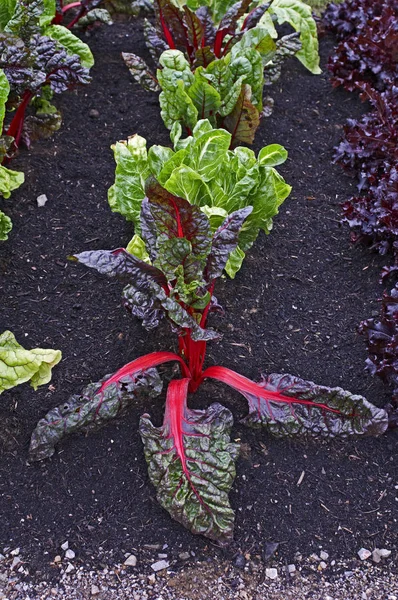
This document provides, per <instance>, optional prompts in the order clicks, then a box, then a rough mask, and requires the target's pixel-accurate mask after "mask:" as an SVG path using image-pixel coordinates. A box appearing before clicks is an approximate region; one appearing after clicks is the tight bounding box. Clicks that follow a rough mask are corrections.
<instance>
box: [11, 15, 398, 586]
mask: <svg viewBox="0 0 398 600" xmlns="http://www.w3.org/2000/svg"><path fill="white" fill-rule="evenodd" d="M141 30H142V22H141V21H140V20H137V21H132V22H131V23H117V24H115V25H113V26H112V27H102V28H100V29H98V30H96V31H94V32H93V33H91V35H90V37H89V39H88V40H87V41H88V42H89V44H90V46H91V48H92V50H93V52H94V55H95V58H96V65H95V67H94V68H93V70H92V74H93V83H92V84H91V85H90V86H88V87H86V88H81V89H79V90H78V92H76V93H72V94H69V95H65V96H63V97H62V98H60V99H59V100H58V105H59V106H61V108H62V112H63V116H64V124H63V127H62V129H61V130H60V132H59V133H58V134H57V135H56V136H54V139H53V141H52V142H51V143H37V144H36V145H35V148H34V150H33V151H32V152H31V153H27V152H22V153H21V155H20V157H19V158H18V159H16V160H15V161H14V163H13V165H12V166H13V167H14V168H18V167H20V168H21V169H23V170H24V171H25V174H26V183H25V185H24V186H23V187H22V188H21V189H20V190H19V191H17V192H16V193H15V194H14V195H13V196H12V198H11V199H10V200H9V201H4V203H2V205H3V206H4V207H6V212H7V213H8V214H10V216H11V217H12V219H13V222H14V230H13V232H12V235H11V237H10V240H9V241H8V242H6V243H4V244H2V246H1V253H0V274H1V300H0V301H1V305H2V311H1V315H0V331H2V330H4V329H11V330H12V331H13V332H14V333H15V335H16V337H17V339H18V340H19V341H20V342H21V343H23V344H24V345H26V347H35V346H41V347H46V346H47V347H53V348H60V349H61V350H62V352H63V360H62V362H61V363H60V365H59V366H58V367H57V368H56V369H55V371H54V377H53V381H52V384H51V386H46V387H45V388H43V389H39V391H38V392H37V393H33V392H32V391H31V389H30V388H29V387H28V386H27V385H23V386H21V387H18V388H16V389H15V390H11V391H9V392H7V393H4V394H3V395H2V398H1V409H0V418H1V425H0V452H1V455H2V456H1V461H0V475H1V484H0V485H1V496H0V498H1V508H0V513H1V517H2V518H1V519H0V551H1V548H2V547H4V546H11V547H16V546H20V547H21V553H22V554H23V556H24V557H25V558H26V557H29V560H30V564H29V566H30V571H31V572H32V573H34V572H35V571H36V575H37V577H41V578H45V577H51V576H52V574H53V573H54V568H53V567H51V566H50V562H51V561H52V559H53V558H54V556H55V555H56V554H58V553H59V548H60V544H61V543H63V542H64V541H65V539H68V540H69V543H70V545H71V546H73V548H74V549H76V551H77V559H78V560H79V559H81V560H82V561H84V562H85V563H87V562H90V561H93V563H95V564H97V566H98V561H99V560H100V559H99V558H98V549H99V547H100V546H101V547H102V548H104V549H112V550H114V551H115V552H116V555H117V556H119V557H123V556H124V552H132V551H135V552H136V553H137V554H138V555H139V554H140V552H141V551H143V547H144V545H145V544H151V545H160V546H163V544H168V546H169V550H168V551H169V552H170V551H171V552H175V553H176V554H178V553H181V552H184V551H193V552H195V556H196V557H206V556H212V555H214V554H217V553H220V552H223V553H224V556H226V557H227V558H229V559H231V560H234V559H235V557H236V555H237V553H239V552H242V553H247V552H251V553H259V554H261V552H262V551H263V550H264V548H265V546H266V544H267V543H268V542H271V541H272V542H279V543H280V546H279V554H280V555H281V556H282V558H286V560H287V562H294V560H293V558H294V555H295V553H296V552H300V553H301V554H303V555H306V556H308V555H309V554H311V552H318V551H319V548H320V547H323V548H324V549H325V550H327V551H328V552H329V554H330V555H335V556H339V557H353V556H355V555H356V552H357V551H358V550H359V548H361V547H362V546H364V547H367V548H370V549H372V548H373V547H379V548H389V549H390V550H394V549H395V550H396V549H397V541H398V535H397V523H396V508H397V502H396V496H397V495H398V492H397V490H396V489H395V487H396V486H397V484H398V467H397V460H396V456H397V449H398V435H397V433H396V432H391V433H389V434H388V435H386V436H385V437H383V438H381V439H366V440H348V441H341V440H337V441H335V442H333V443H327V444H325V443H319V442H313V443H311V444H304V443H300V442H294V443H293V442H290V441H287V440H283V441H279V440H274V439H271V438H270V437H269V436H268V435H267V434H266V433H264V432H261V431H254V432H253V431H250V430H248V429H245V428H243V427H242V426H240V425H239V418H240V417H242V416H243V415H244V413H245V405H244V403H242V401H241V399H240V397H239V396H238V395H234V394H233V393H232V392H230V391H229V390H228V391H227V389H226V388H224V387H222V386H221V384H220V385H217V384H211V383H206V384H205V385H204V386H203V388H202V390H201V392H200V393H198V394H197V395H196V396H195V397H194V398H192V400H191V405H192V406H196V407H202V406H205V405H206V404H208V403H210V402H212V401H221V402H222V403H223V404H225V405H227V406H228V407H229V408H231V410H232V411H233V413H234V416H235V422H236V425H235V428H234V430H233V438H234V439H238V438H239V439H240V440H241V442H242V444H243V452H242V457H241V458H240V460H239V462H238V476H237V479H236V483H235V485H234V488H233V490H232V493H231V501H232V505H233V507H234V509H235V510H236V531H235V543H234V545H233V547H231V548H229V549H227V550H223V551H220V550H218V549H217V548H216V547H215V546H213V545H212V544H210V543H209V542H208V541H206V540H205V539H203V538H200V537H194V536H192V535H191V534H190V533H188V532H187V531H186V530H184V529H183V528H182V527H181V526H180V525H179V524H177V523H175V522H173V521H172V520H171V519H170V518H169V516H168V514H167V513H166V512H164V511H163V510H162V509H161V508H160V506H159V505H158V504H157V502H156V500H155V492H154V489H153V488H152V487H151V485H150V484H149V481H148V477H147V474H146V465H145V461H144V457H143V452H142V444H141V440H140V438H139V435H138V432H137V428H138V420H139V416H140V415H141V414H142V413H144V412H149V413H150V414H151V415H152V416H153V417H154V420H155V421H156V423H157V424H160V423H161V419H162V410H163V409H162V401H161V400H158V401H156V403H155V404H153V406H152V405H151V403H150V402H149V401H147V402H145V401H142V402H141V403H140V404H139V405H137V406H136V407H134V408H132V409H131V411H130V413H129V415H128V416H127V417H126V418H125V419H124V420H123V421H120V422H118V423H114V424H112V425H110V426H108V427H107V428H105V429H103V430H102V431H100V432H98V433H97V434H94V435H91V436H90V437H83V436H74V437H72V438H70V439H67V440H65V442H64V443H63V444H62V446H61V447H60V448H59V450H58V452H57V453H56V455H55V456H54V457H53V458H52V459H51V460H48V461H45V462H44V463H41V464H34V465H29V464H27V449H28V444H29V437H30V434H31V432H32V429H33V428H34V426H35V424H36V422H37V421H38V419H39V418H41V417H42V416H43V415H44V414H45V413H46V412H47V411H48V410H49V409H50V408H51V407H53V406H55V405H58V404H60V403H62V402H63V401H64V400H65V399H66V398H68V397H69V396H70V395H71V394H73V393H78V392H79V391H80V390H81V389H82V387H83V386H84V385H86V384H87V383H88V382H89V381H90V380H92V381H96V380H98V379H100V378H101V377H102V376H103V375H104V374H106V373H111V372H113V371H115V370H116V369H117V368H119V367H120V366H122V365H123V364H124V363H126V362H128V361H130V360H132V359H134V358H136V357H138V356H140V355H142V354H144V353H146V352H151V351H155V350H160V349H173V348H174V339H173V338H172V336H171V335H170V333H169V330H167V329H166V328H165V329H161V330H158V331H156V332H154V333H150V334H148V333H147V332H145V330H143V329H142V327H141V325H140V323H139V322H137V321H135V320H134V319H132V318H131V317H130V316H129V315H127V314H126V313H125V312H124V311H123V309H122V307H121V305H120V292H121V285H120V284H118V283H115V282H109V281H107V280H105V279H102V278H101V277H99V276H97V275H96V274H95V273H93V272H90V271H89V270H86V269H84V268H83V267H81V266H79V265H74V264H71V263H68V261H67V258H66V257H67V256H68V255H70V254H72V253H74V252H79V251H83V250H88V249H97V248H115V247H118V246H121V245H125V244H126V243H127V242H128V241H129V239H130V237H131V235H132V230H131V226H130V225H128V224H126V222H125V221H124V220H123V219H122V218H121V217H120V216H118V215H114V214H112V213H111V212H110V210H109V208H108V205H107V200H106V194H107V189H108V187H109V186H110V185H111V183H112V181H113V172H114V162H113V156H112V152H111V150H110V148H109V147H110V145H111V144H112V143H113V142H115V141H116V140H119V139H126V137H127V136H128V135H131V134H133V133H136V132H138V133H140V134H141V135H142V136H144V137H146V138H147V139H148V142H149V144H154V143H158V144H164V145H165V144H167V143H168V133H167V131H166V130H165V128H164V126H163V123H162V122H161V120H160V116H159V107H158V103H157V98H156V96H155V95H150V94H147V93H146V92H144V91H142V90H141V89H140V88H139V87H138V86H137V85H136V84H135V83H133V82H132V81H131V79H130V77H129V74H128V71H127V69H126V67H125V66H124V64H123V62H122V60H121V58H120V52H121V51H134V52H136V53H138V54H141V55H144V53H145V50H144V45H143V37H142V34H141ZM331 48H332V43H331V41H330V40H326V39H325V40H323V41H322V56H323V64H325V60H326V57H327V55H328V53H329V52H330V51H331ZM271 94H272V95H273V97H274V98H275V110H274V113H273V116H272V117H271V118H270V119H268V120H265V121H264V122H263V123H262V125H261V128H260V130H259V132H258V134H257V139H256V144H255V146H254V149H255V150H256V151H258V150H259V149H260V148H261V147H262V146H263V145H266V144H269V143H280V144H283V145H285V146H286V148H287V149H288V151H289V160H288V162H287V164H286V165H284V166H283V167H280V171H281V172H282V173H283V175H284V177H285V178H286V180H287V181H288V182H289V183H291V184H292V185H293V192H292V195H291V196H290V198H289V199H288V200H287V201H286V202H285V204H284V206H283V207H282V209H281V212H280V215H279V216H278V218H277V219H276V220H275V227H274V230H273V232H272V234H271V235H270V236H268V237H265V236H263V235H262V236H260V237H259V239H258V241H257V243H256V245H255V247H254V248H253V249H252V251H251V252H250V253H249V256H248V257H247V259H246V261H245V265H244V268H243V269H242V271H241V272H240V273H239V274H238V276H237V277H236V279H235V281H234V282H231V281H223V282H221V283H220V285H219V286H218V288H217V290H216V295H217V297H218V298H219V300H220V302H221V303H222V304H223V306H224V307H225V309H226V316H225V318H224V319H223V321H221V323H220V322H218V323H214V325H215V326H217V327H219V328H220V329H221V330H222V331H223V332H224V339H223V341H222V342H221V343H220V344H218V345H216V344H214V345H212V346H211V347H210V348H209V357H208V363H209V364H224V365H226V366H229V367H232V368H235V369H236V370H238V371H239V372H241V373H242V374H245V375H247V376H249V377H252V378H253V379H258V378H259V375H260V373H261V372H265V373H270V372H288V373H294V374H296V375H299V376H301V377H303V378H305V379H309V380H313V381H316V382H317V383H321V384H324V385H329V386H336V385H340V386H342V387H344V388H347V389H350V390H351V391H353V392H356V393H359V394H363V395H365V396H366V397H367V398H368V399H369V400H370V401H372V402H374V403H375V404H378V405H381V406H382V405H383V404H385V402H386V401H388V396H387V395H386V391H385V389H384V388H383V386H382V385H381V384H380V383H379V382H377V381H375V380H373V379H372V378H371V377H370V376H369V375H367V374H366V373H365V372H364V360H365V358H366V350H365V346H364V342H363V340H362V339H361V338H360V337H359V336H358V335H357V333H356V326H357V325H358V323H359V322H360V320H361V319H363V318H366V317H370V316H372V315H375V314H376V315H377V314H378V303H377V301H376V299H377V298H378V297H380V296H381V293H382V287H381V286H380V284H379V273H380V268H381V265H382V262H383V261H381V260H380V259H379V258H378V257H377V256H376V255H373V254H371V252H370V251H369V250H368V249H366V248H361V247H354V246H352V245H351V244H350V241H349V233H348V230H347V228H346V227H345V226H344V227H342V226H340V224H339V219H340V209H339V205H340V202H342V201H343V200H344V199H345V198H347V197H348V196H349V195H350V194H352V193H353V192H354V189H355V181H354V180H351V179H350V178H349V177H347V176H346V175H344V174H343V172H342V171H341V169H340V168H339V167H338V166H334V165H333V164H332V163H331V157H332V149H333V146H334V145H335V144H336V143H337V142H338V140H339V136H340V134H341V127H342V125H343V123H344V122H345V120H346V119H347V118H348V117H355V116H358V115H359V114H361V113H362V112H363V110H364V107H363V106H362V105H361V104H360V103H359V101H358V100H357V99H356V98H355V96H354V95H353V94H346V93H345V92H343V91H341V90H337V91H336V90H333V89H332V87H331V85H330V83H329V81H328V75H327V73H326V71H324V73H323V74H322V75H321V76H318V77H315V76H312V75H310V74H309V73H308V72H307V71H305V69H304V68H303V67H302V66H301V65H300V64H299V63H298V61H296V60H291V61H290V62H289V63H288V64H287V66H286V68H285V69H284V72H283V76H282V78H281V79H280V81H279V82H278V83H277V84H276V85H275V86H274V87H273V88H272V91H271ZM93 109H94V110H96V111H98V114H99V116H98V117H97V118H93V117H90V111H92V110H93ZM40 194H46V195H47V197H48V202H47V204H46V205H45V207H43V208H38V206H37V203H36V198H37V196H39V195H40ZM166 371H167V369H166ZM167 372H168V373H170V371H167ZM303 474H304V475H303ZM299 480H300V481H301V483H300V485H298V482H299ZM394 486H395V487H394ZM99 566H100V562H99Z"/></svg>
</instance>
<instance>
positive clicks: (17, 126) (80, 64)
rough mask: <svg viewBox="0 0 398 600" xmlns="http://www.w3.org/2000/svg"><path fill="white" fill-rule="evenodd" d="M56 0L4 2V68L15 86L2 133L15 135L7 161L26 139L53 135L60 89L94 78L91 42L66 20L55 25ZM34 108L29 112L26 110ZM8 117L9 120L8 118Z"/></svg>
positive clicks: (0, 45)
mask: <svg viewBox="0 0 398 600" xmlns="http://www.w3.org/2000/svg"><path fill="white" fill-rule="evenodd" d="M54 15H55V0H16V1H15V2H12V1H10V2H5V3H3V4H2V10H1V11H0V68H1V69H3V71H4V73H5V75H6V77H7V80H8V83H9V85H10V94H9V98H8V108H9V109H10V110H13V111H14V112H13V114H12V115H13V116H12V118H11V121H10V122H9V123H8V125H7V126H6V127H3V133H5V134H6V135H7V136H9V137H12V138H14V141H13V144H12V146H11V148H10V149H9V150H8V151H7V156H6V157H5V158H3V162H7V161H8V160H9V159H10V158H11V156H12V153H13V152H15V150H16V149H17V148H18V147H19V145H20V142H21V140H23V141H24V142H25V144H26V145H27V146H29V145H30V144H31V142H32V141H33V140H35V139H37V138H38V137H44V138H48V137H50V136H51V135H52V133H53V132H54V131H56V130H57V129H58V128H59V127H60V124H61V115H60V113H59V111H58V110H57V109H56V107H55V106H54V105H53V104H52V103H51V98H52V96H53V94H54V93H56V94H58V93H61V92H64V91H65V90H67V89H71V88H73V87H74V86H76V85H78V84H86V83H89V81H90V77H89V69H90V67H91V66H92V65H93V63H94V59H93V56H92V54H91V51H90V49H89V47H88V46H87V44H85V43H84V42H82V41H81V40H80V39H79V38H77V37H76V36H75V35H74V34H73V33H72V32H71V31H69V30H68V29H67V28H66V27H63V26H62V25H52V24H51V23H52V21H53V18H54ZM28 111H29V112H30V113H31V114H29V115H28V116H27V112H28ZM6 120H7V119H6Z"/></svg>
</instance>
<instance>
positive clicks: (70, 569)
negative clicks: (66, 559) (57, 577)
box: [65, 563, 75, 573]
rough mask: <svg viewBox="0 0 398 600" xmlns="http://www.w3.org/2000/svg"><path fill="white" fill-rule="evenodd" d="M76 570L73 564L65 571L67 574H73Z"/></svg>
mask: <svg viewBox="0 0 398 600" xmlns="http://www.w3.org/2000/svg"><path fill="white" fill-rule="evenodd" d="M74 570H75V567H74V566H73V565H71V563H69V564H68V566H67V567H66V569H65V573H72V571H74Z"/></svg>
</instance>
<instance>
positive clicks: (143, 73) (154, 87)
mask: <svg viewBox="0 0 398 600" xmlns="http://www.w3.org/2000/svg"><path fill="white" fill-rule="evenodd" d="M122 57H123V60H124V62H125V63H126V66H127V68H128V70H129V71H130V73H131V75H132V76H133V79H134V81H136V82H137V83H139V84H140V86H141V87H142V88H143V89H144V90H146V91H147V92H158V91H159V90H160V87H159V84H158V82H157V80H156V77H155V75H154V74H153V73H152V71H151V69H150V68H149V67H148V65H147V64H146V62H145V60H143V59H142V58H140V57H139V56H137V55H136V54H133V53H132V52H122Z"/></svg>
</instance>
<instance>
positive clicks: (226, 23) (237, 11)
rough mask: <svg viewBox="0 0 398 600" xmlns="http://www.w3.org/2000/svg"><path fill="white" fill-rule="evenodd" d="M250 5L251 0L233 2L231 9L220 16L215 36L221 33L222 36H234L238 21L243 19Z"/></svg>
mask: <svg viewBox="0 0 398 600" xmlns="http://www.w3.org/2000/svg"><path fill="white" fill-rule="evenodd" d="M250 4H251V0H239V1H238V2H235V4H233V5H232V6H231V8H229V9H228V10H227V11H226V12H225V13H224V15H223V16H222V19H221V21H220V24H219V26H218V30H217V34H216V36H217V35H218V34H219V33H220V32H223V33H224V34H227V33H228V34H229V35H234V34H235V31H236V28H237V23H238V20H239V19H240V18H241V17H243V15H244V14H245V12H246V11H247V9H248V8H249V6H250Z"/></svg>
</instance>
